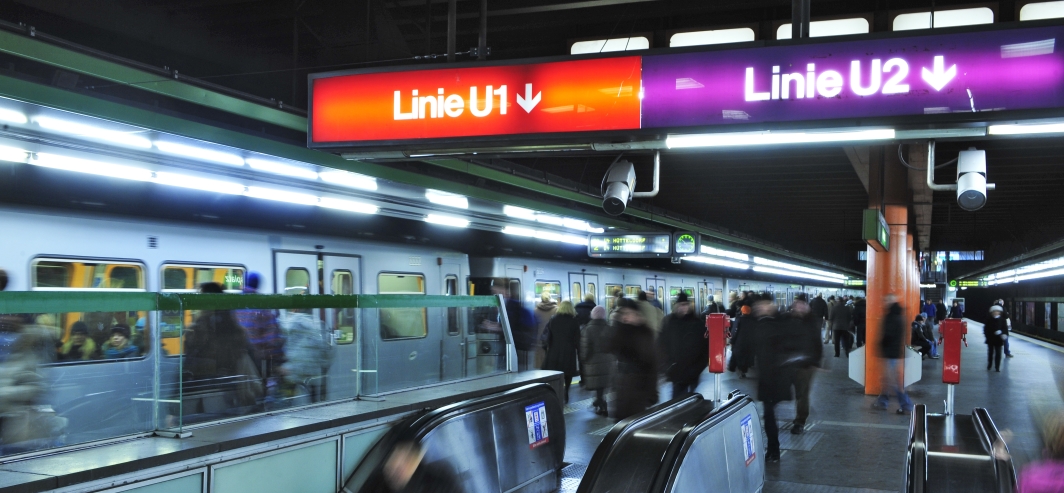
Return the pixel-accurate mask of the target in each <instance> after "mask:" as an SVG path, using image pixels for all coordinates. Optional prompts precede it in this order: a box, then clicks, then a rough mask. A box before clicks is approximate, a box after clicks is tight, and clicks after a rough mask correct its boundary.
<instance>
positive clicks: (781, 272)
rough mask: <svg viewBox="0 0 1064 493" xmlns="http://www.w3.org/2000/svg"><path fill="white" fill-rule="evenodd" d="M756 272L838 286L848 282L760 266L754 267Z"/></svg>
mask: <svg viewBox="0 0 1064 493" xmlns="http://www.w3.org/2000/svg"><path fill="white" fill-rule="evenodd" d="M754 271H755V272H764V273H766V274H778V275H781V276H787V277H798V278H802V279H815V280H818V281H824V282H834V283H838V284H844V283H845V282H846V280H845V279H835V278H832V277H824V276H818V275H816V274H808V273H805V272H795V271H792V270H786V269H777V268H775V267H762V266H760V265H755V266H754Z"/></svg>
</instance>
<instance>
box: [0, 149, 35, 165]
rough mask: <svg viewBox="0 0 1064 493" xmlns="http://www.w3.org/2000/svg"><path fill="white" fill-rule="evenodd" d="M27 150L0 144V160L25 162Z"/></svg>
mask: <svg viewBox="0 0 1064 493" xmlns="http://www.w3.org/2000/svg"><path fill="white" fill-rule="evenodd" d="M28 154H29V152H28V151H24V150H22V149H19V148H17V147H5V146H0V161H11V162H15V163H24V162H26V156H27V155H28Z"/></svg>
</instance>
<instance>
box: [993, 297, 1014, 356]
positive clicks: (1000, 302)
mask: <svg viewBox="0 0 1064 493" xmlns="http://www.w3.org/2000/svg"><path fill="white" fill-rule="evenodd" d="M994 304H995V305H997V306H1000V307H1001V310H1002V312H1001V316H1002V317H1003V318H1004V319H1005V321H1006V322H1007V323H1008V326H1009V332H1012V314H1010V313H1009V311H1008V309H1006V308H1005V300H1003V299H1000V298H998V300H997V301H994ZM1009 339H1011V337H1010V338H1006V339H1005V357H1006V358H1011V357H1012V350H1011V349H1009Z"/></svg>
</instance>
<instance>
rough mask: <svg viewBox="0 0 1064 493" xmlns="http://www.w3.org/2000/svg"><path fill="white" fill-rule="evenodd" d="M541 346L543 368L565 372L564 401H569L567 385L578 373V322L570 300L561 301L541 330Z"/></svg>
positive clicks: (569, 385) (568, 385)
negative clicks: (543, 351) (543, 354)
mask: <svg viewBox="0 0 1064 493" xmlns="http://www.w3.org/2000/svg"><path fill="white" fill-rule="evenodd" d="M543 346H544V348H546V357H545V358H544V361H543V369H544V370H552V371H560V372H562V373H565V402H566V403H569V387H571V386H572V385H573V377H576V376H577V375H579V373H578V372H577V366H576V358H577V356H578V355H577V351H579V349H580V324H579V323H577V321H576V309H575V308H573V304H572V302H570V301H563V302H561V303H560V304H559V305H558V308H557V310H555V313H554V317H552V318H551V319H550V321H549V322H547V326H546V328H545V329H544V330H543Z"/></svg>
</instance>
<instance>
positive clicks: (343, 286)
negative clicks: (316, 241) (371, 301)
mask: <svg viewBox="0 0 1064 493" xmlns="http://www.w3.org/2000/svg"><path fill="white" fill-rule="evenodd" d="M359 262H360V258H359V257H357V256H352V255H337V254H325V253H317V252H305V253H304V252H274V265H275V266H276V269H275V271H274V291H275V292H276V293H278V294H291V295H297V294H345V295H350V294H359V293H360V292H361V284H360V282H359V280H360V279H361V274H360V265H359ZM280 316H281V317H284V316H285V313H284V310H281V314H280ZM311 316H313V317H314V319H315V320H319V321H321V327H322V333H321V336H322V340H323V342H325V343H326V346H327V347H328V348H329V351H328V355H327V357H326V358H325V360H323V361H322V374H321V376H320V377H315V378H311V379H308V380H307V381H306V382H304V384H305V385H306V387H307V389H308V390H309V391H310V393H311V396H312V400H322V399H326V400H334V399H341V398H350V397H354V396H355V395H357V392H358V378H356V370H358V368H359V352H358V346H359V345H358V344H357V342H358V341H357V338H358V329H359V319H360V317H359V316H358V311H357V310H355V309H353V308H346V309H339V308H337V309H325V310H321V309H315V310H312V314H311Z"/></svg>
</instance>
